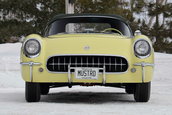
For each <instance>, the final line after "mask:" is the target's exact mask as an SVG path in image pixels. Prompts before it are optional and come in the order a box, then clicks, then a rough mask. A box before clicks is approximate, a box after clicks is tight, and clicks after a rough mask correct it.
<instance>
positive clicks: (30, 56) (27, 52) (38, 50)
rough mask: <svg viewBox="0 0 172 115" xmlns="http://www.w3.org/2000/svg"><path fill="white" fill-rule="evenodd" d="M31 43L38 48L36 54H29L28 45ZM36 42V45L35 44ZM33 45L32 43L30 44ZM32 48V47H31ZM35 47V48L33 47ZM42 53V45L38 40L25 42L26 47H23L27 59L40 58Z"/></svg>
mask: <svg viewBox="0 0 172 115" xmlns="http://www.w3.org/2000/svg"><path fill="white" fill-rule="evenodd" d="M30 42H32V44H34V45H36V48H37V50H36V51H35V52H33V53H32V52H29V50H28V48H27V47H28V46H27V45H28V44H29V43H30ZM34 42H35V43H34ZM30 44H31V43H30ZM30 47H31V46H30ZM32 47H33V46H32ZM40 51H41V44H40V42H39V41H38V40H37V39H34V38H32V39H28V40H26V41H25V42H24V45H23V53H24V54H25V56H27V57H29V58H34V57H37V56H39V54H40Z"/></svg>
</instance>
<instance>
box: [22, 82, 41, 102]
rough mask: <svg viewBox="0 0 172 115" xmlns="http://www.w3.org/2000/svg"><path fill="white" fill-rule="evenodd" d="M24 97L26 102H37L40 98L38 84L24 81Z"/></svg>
mask: <svg viewBox="0 0 172 115" xmlns="http://www.w3.org/2000/svg"><path fill="white" fill-rule="evenodd" d="M25 98H26V101H27V102H38V101H39V100H40V84H39V83H30V82H26V86H25Z"/></svg>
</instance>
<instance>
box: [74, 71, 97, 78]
mask: <svg viewBox="0 0 172 115" xmlns="http://www.w3.org/2000/svg"><path fill="white" fill-rule="evenodd" d="M98 73H99V69H98V68H75V78H77V79H98Z"/></svg>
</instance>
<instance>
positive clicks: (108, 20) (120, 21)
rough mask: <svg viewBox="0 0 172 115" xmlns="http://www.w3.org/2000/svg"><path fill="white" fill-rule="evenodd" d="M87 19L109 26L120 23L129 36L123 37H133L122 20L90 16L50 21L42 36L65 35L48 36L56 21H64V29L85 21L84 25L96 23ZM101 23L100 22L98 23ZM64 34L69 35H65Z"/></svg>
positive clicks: (127, 25) (128, 27)
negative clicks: (71, 24) (69, 25)
mask: <svg viewBox="0 0 172 115" xmlns="http://www.w3.org/2000/svg"><path fill="white" fill-rule="evenodd" d="M89 19H97V20H99V21H100V20H102V23H109V24H110V25H112V23H117V24H119V23H121V24H123V25H124V27H125V28H127V29H128V30H127V31H128V33H129V35H125V34H124V36H127V37H133V32H132V30H131V28H130V26H129V24H128V23H127V22H126V21H124V20H120V19H118V18H112V17H102V16H97V17H96V16H94V17H91V16H85V17H84V16H81V17H80V16H77V17H66V18H59V19H58V18H57V19H54V20H52V21H50V22H49V23H48V25H47V27H46V29H45V32H44V36H45V37H48V36H51V35H56V34H60V33H63V34H65V32H58V33H56V34H48V33H49V29H50V28H51V26H52V25H53V24H55V23H57V22H58V21H64V22H65V25H64V27H65V26H66V25H67V24H69V23H83V22H84V21H85V23H97V22H96V21H93V22H91V21H89ZM76 20H83V21H81V22H79V21H78V22H77V21H76ZM100 22H101V21H100ZM122 33H123V32H122ZM66 34H70V33H66ZM75 34H78V33H75ZM96 34H102V33H96Z"/></svg>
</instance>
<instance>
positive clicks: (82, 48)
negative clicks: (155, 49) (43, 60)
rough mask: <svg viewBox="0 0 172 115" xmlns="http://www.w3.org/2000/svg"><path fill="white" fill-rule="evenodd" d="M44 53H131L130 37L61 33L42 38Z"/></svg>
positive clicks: (49, 54)
mask: <svg viewBox="0 0 172 115" xmlns="http://www.w3.org/2000/svg"><path fill="white" fill-rule="evenodd" d="M44 44H45V47H44V48H45V55H46V56H52V55H65V54H67V55H69V54H72V55H73V54H76V55H77V54H84V55H85V54H103V55H104V54H106V55H126V53H131V46H132V39H131V38H128V37H125V36H120V35H115V34H113V35H111V34H62V35H53V36H49V37H48V38H45V39H44Z"/></svg>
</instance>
